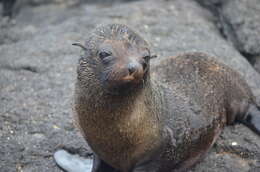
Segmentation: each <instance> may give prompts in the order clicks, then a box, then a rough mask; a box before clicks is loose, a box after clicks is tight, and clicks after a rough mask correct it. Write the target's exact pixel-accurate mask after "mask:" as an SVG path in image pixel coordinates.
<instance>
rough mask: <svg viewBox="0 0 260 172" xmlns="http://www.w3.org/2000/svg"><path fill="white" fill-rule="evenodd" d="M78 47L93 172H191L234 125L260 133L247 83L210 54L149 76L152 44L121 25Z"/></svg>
mask: <svg viewBox="0 0 260 172" xmlns="http://www.w3.org/2000/svg"><path fill="white" fill-rule="evenodd" d="M77 45H79V46H81V47H82V48H83V50H84V55H83V56H82V57H81V58H80V60H79V65H78V69H77V74H78V76H77V82H76V86H75V114H76V118H77V123H78V126H79V127H80V129H81V133H82V135H83V136H84V138H85V139H86V141H87V142H88V144H89V146H90V147H91V148H92V150H93V152H94V162H93V168H92V172H175V171H185V170H187V169H189V168H190V167H192V166H193V165H194V164H195V163H196V162H198V161H199V160H200V159H201V158H203V157H204V155H205V154H206V152H207V151H208V150H209V149H210V148H211V146H212V145H213V144H214V142H215V140H216V138H217V137H218V135H219V134H220V132H221V131H222V130H223V128H224V126H226V125H228V124H233V123H234V122H236V121H238V122H242V123H244V124H245V125H247V126H248V127H249V128H251V129H252V130H254V131H255V132H256V133H257V134H260V108H259V106H258V105H257V104H256V101H255V98H254V96H253V94H252V92H251V90H250V88H249V87H248V85H247V83H246V82H245V81H244V80H243V79H242V77H241V76H240V75H239V74H238V73H237V72H235V71H234V70H232V69H231V68H229V67H228V66H226V65H224V64H222V63H219V62H217V61H216V60H214V59H213V58H212V57H210V56H208V55H207V54H204V53H186V54H181V55H178V56H175V57H169V58H166V59H164V60H162V61H161V63H160V64H158V65H156V66H154V67H153V68H151V70H150V64H149V61H150V59H151V58H152V57H153V56H152V55H151V54H150V50H149V45H148V43H147V42H146V41H145V40H144V39H142V38H141V37H140V36H139V35H138V34H137V33H135V32H134V31H133V30H132V29H130V28H129V27H127V26H125V25H121V24H109V25H105V26H100V27H98V28H97V29H96V30H95V31H94V32H93V33H92V34H91V35H90V37H89V38H88V39H87V41H86V43H85V45H80V44H77ZM56 159H59V157H56Z"/></svg>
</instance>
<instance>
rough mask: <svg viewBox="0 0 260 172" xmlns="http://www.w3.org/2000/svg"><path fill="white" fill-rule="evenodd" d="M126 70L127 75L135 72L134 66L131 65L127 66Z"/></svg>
mask: <svg viewBox="0 0 260 172" xmlns="http://www.w3.org/2000/svg"><path fill="white" fill-rule="evenodd" d="M127 68H128V71H129V75H132V74H133V73H135V71H136V70H137V68H136V65H134V64H132V63H130V64H128V66H127Z"/></svg>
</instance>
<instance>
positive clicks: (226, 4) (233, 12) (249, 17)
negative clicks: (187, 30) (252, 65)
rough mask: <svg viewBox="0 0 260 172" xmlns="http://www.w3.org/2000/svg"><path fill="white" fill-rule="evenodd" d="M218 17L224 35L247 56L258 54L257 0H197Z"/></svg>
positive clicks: (259, 18)
mask: <svg viewBox="0 0 260 172" xmlns="http://www.w3.org/2000/svg"><path fill="white" fill-rule="evenodd" d="M197 1H198V2H199V3H201V4H202V5H204V6H206V7H207V8H209V9H210V10H211V11H212V12H213V13H214V14H215V15H216V16H217V18H218V22H219V24H220V29H221V30H222V32H223V34H224V36H225V37H226V38H227V39H228V40H230V41H231V42H232V43H233V44H234V46H235V47H236V48H237V49H238V50H239V51H240V52H241V53H242V54H244V55H245V56H247V57H249V58H250V57H256V56H259V55H260V22H259V21H260V1H259V0H208V1H206V0H197Z"/></svg>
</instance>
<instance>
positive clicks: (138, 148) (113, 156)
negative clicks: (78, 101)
mask: <svg viewBox="0 0 260 172" xmlns="http://www.w3.org/2000/svg"><path fill="white" fill-rule="evenodd" d="M87 130H88V131H87V133H89V132H92V133H97V134H96V135H93V134H89V137H87V141H88V142H89V145H90V146H91V148H92V149H93V151H94V152H95V153H97V154H98V155H99V156H100V157H101V158H102V159H103V160H105V161H106V162H109V163H110V164H112V165H114V166H120V168H125V167H127V166H131V165H133V164H135V163H136V162H138V160H139V159H141V158H142V157H143V156H144V155H146V154H147V152H150V151H151V150H153V149H154V148H155V147H156V146H157V145H158V143H156V141H155V140H159V139H158V137H159V130H158V125H157V124H155V122H154V121H153V120H151V118H146V117H145V116H144V114H142V116H140V114H139V115H138V117H134V116H131V118H128V119H122V120H120V119H118V120H117V121H116V122H112V123H110V124H107V125H106V126H105V127H104V125H100V126H99V125H98V124H96V125H95V127H94V126H92V127H90V128H89V129H87ZM121 166H125V167H121Z"/></svg>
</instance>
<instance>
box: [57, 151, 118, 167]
mask: <svg viewBox="0 0 260 172" xmlns="http://www.w3.org/2000/svg"><path fill="white" fill-rule="evenodd" d="M54 160H55V161H56V163H57V164H58V166H59V167H60V168H62V169H63V170H65V171H67V172H118V170H116V169H114V168H113V167H111V166H110V165H108V164H107V163H105V162H104V161H103V160H101V159H100V158H99V157H98V156H97V155H94V160H91V159H85V158H83V157H80V156H79V155H76V154H75V155H73V154H70V153H69V152H67V151H65V150H62V149H61V150H58V151H56V152H55V153H54Z"/></svg>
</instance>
